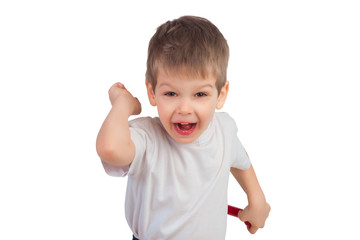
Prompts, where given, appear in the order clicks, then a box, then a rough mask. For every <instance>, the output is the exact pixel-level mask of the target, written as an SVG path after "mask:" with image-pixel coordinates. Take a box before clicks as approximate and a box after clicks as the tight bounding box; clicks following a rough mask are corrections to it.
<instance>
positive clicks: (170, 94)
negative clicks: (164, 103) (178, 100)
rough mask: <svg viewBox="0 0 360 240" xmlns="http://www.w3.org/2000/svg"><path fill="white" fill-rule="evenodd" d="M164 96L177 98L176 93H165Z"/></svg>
mask: <svg viewBox="0 0 360 240" xmlns="http://www.w3.org/2000/svg"><path fill="white" fill-rule="evenodd" d="M164 95H165V96H168V97H176V96H177V95H176V93H174V92H167V93H165V94H164Z"/></svg>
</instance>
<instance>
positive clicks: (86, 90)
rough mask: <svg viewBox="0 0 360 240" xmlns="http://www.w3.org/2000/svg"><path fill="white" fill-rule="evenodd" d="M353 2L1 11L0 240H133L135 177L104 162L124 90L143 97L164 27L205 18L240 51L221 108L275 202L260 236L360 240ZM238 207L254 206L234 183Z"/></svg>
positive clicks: (232, 224) (15, 5) (231, 226)
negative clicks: (104, 144) (129, 190)
mask: <svg viewBox="0 0 360 240" xmlns="http://www.w3.org/2000/svg"><path fill="white" fill-rule="evenodd" d="M356 2H357V1H346V0H345V1H320V0H312V1H306V0H304V1H285V0H284V1H209V0H207V1H194V0H192V1H176V2H172V1H122V2H121V1H80V0H71V1H70V0H69V1H39V0H34V1H16V0H13V1H1V3H0V80H1V82H0V113H1V118H0V160H1V162H0V164H1V165H0V194H1V197H0V239H131V232H130V230H129V228H128V226H127V223H126V221H125V216H124V195H125V188H126V181H127V179H126V178H111V177H109V176H107V175H106V174H105V172H104V171H103V169H102V166H101V164H100V160H99V158H98V156H97V154H96V151H95V139H96V136H97V132H98V130H99V128H100V126H101V124H102V121H103V120H104V118H105V116H106V114H107V112H108V111H109V109H110V103H109V101H108V95H107V91H108V88H109V87H110V86H111V84H113V83H114V82H116V81H121V82H123V83H124V84H125V86H126V87H127V88H128V89H129V90H130V91H131V92H132V93H133V94H134V95H135V96H137V97H138V98H139V99H140V101H141V102H142V105H143V113H142V115H141V116H148V115H150V116H155V115H156V109H154V108H152V107H151V106H150V105H149V103H148V101H147V97H146V92H145V86H144V74H145V62H146V54H147V45H148V41H149V39H150V37H151V36H152V34H153V33H154V31H155V29H156V27H158V26H159V25H160V24H162V23H163V22H165V21H167V20H171V19H174V18H178V17H180V16H182V15H199V16H203V17H205V18H208V19H209V20H211V21H212V22H213V23H214V24H215V25H217V26H218V27H219V29H220V30H221V31H222V33H223V34H224V36H225V37H226V38H227V40H228V43H229V46H230V55H231V57H230V63H229V71H228V78H229V81H230V93H229V98H228V101H227V103H226V106H225V108H224V109H223V110H224V111H227V112H229V113H230V114H231V115H232V116H233V117H234V118H235V120H236V121H237V124H238V127H239V137H240V139H241V141H242V143H243V145H244V146H245V148H246V149H247V151H248V153H249V155H250V157H251V159H252V162H253V165H254V167H255V170H256V172H257V175H258V178H259V180H260V182H261V185H262V187H263V190H264V192H265V194H266V196H267V200H268V201H269V203H270V204H271V206H272V212H271V215H270V217H269V219H268V221H267V224H266V226H265V228H264V229H262V230H259V231H258V233H256V234H255V235H254V236H252V235H250V234H249V233H248V232H247V231H246V228H245V225H244V224H243V223H241V222H240V221H238V220H237V219H235V218H233V217H229V219H228V229H227V237H226V239H231V240H234V239H325V238H328V237H333V238H341V239H359V237H360V234H359V231H358V224H359V220H358V215H359V213H360V211H359V202H360V197H359V196H360V194H359V182H360V177H359V167H358V166H359V164H358V162H359V160H360V153H359V143H360V137H359V136H360V127H359V122H360V116H359V102H360V96H359V90H360V85H359V83H358V82H359V81H360V70H359V68H360V47H359V45H360V44H359V43H360V33H359V32H360V25H359V23H360V17H359V16H360V15H359V12H360V8H359V5H358V4H357V3H356ZM229 203H230V204H233V205H236V206H239V207H245V206H246V198H245V195H244V194H243V193H242V190H241V188H240V187H239V186H237V184H236V183H235V182H234V180H233V179H231V182H230V186H229Z"/></svg>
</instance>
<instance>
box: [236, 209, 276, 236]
mask: <svg viewBox="0 0 360 240" xmlns="http://www.w3.org/2000/svg"><path fill="white" fill-rule="evenodd" d="M270 209H271V208H270V205H269V204H268V203H267V202H265V203H262V204H256V205H250V204H249V205H248V206H247V207H246V208H245V209H244V211H240V212H239V214H238V216H239V219H240V220H241V221H243V222H246V221H248V222H250V223H251V228H248V231H249V232H250V233H251V234H254V233H256V231H257V230H258V229H259V228H263V227H264V226H265V221H266V219H267V217H268V216H269V213H270Z"/></svg>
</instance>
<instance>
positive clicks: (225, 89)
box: [216, 81, 229, 110]
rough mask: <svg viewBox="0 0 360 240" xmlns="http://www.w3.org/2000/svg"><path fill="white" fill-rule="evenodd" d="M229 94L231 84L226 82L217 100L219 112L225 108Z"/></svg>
mask: <svg viewBox="0 0 360 240" xmlns="http://www.w3.org/2000/svg"><path fill="white" fill-rule="evenodd" d="M228 92H229V82H228V81H226V83H225V85H224V86H223V87H222V88H221V91H220V94H219V97H218V99H217V103H216V109H217V110H220V109H221V108H222V107H223V106H224V104H225V101H226V97H227V95H228Z"/></svg>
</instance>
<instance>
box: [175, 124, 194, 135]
mask: <svg viewBox="0 0 360 240" xmlns="http://www.w3.org/2000/svg"><path fill="white" fill-rule="evenodd" d="M196 125H197V123H174V127H175V130H176V132H177V133H179V134H181V135H190V134H191V133H193V132H194V130H195V128H196Z"/></svg>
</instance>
